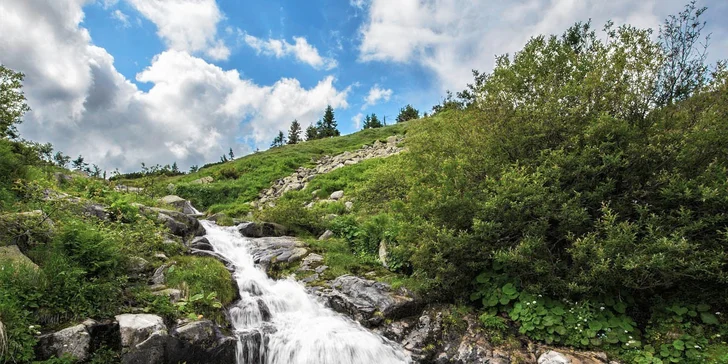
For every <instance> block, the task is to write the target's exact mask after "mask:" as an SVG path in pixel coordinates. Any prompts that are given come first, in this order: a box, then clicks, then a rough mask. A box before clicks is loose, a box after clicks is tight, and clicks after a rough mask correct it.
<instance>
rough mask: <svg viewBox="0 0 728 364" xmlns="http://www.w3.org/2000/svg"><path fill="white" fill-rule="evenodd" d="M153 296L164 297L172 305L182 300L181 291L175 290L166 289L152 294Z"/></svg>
mask: <svg viewBox="0 0 728 364" xmlns="http://www.w3.org/2000/svg"><path fill="white" fill-rule="evenodd" d="M152 294H153V295H155V296H166V297H169V300H170V301H171V302H172V303H176V302H177V301H179V300H180V299H181V298H182V291H180V290H178V289H176V288H166V289H161V290H157V291H154V292H152Z"/></svg>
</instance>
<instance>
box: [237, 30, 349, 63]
mask: <svg viewBox="0 0 728 364" xmlns="http://www.w3.org/2000/svg"><path fill="white" fill-rule="evenodd" d="M243 40H244V41H245V43H246V44H248V45H249V46H250V47H252V48H253V49H255V50H256V52H258V54H261V53H262V54H265V55H268V56H274V57H276V58H283V57H285V56H290V55H292V56H294V57H295V58H296V59H297V60H298V61H299V62H303V63H306V64H308V65H310V66H311V67H313V68H316V69H325V70H331V69H333V68H336V66H337V65H338V63H337V62H336V60H335V59H332V58H327V57H322V56H321V55H320V54H319V52H318V50H317V49H316V47H314V46H312V45H311V44H309V43H308V41H307V40H306V38H304V37H293V41H294V43H293V44H291V43H288V42H287V41H286V40H285V39H272V38H269V39H268V40H263V39H260V38H258V37H255V36H252V35H250V34H245V35H244V36H243Z"/></svg>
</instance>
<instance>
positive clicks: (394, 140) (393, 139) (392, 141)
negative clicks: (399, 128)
mask: <svg viewBox="0 0 728 364" xmlns="http://www.w3.org/2000/svg"><path fill="white" fill-rule="evenodd" d="M387 144H389V145H397V136H396V135H392V136H390V137H388V138H387Z"/></svg>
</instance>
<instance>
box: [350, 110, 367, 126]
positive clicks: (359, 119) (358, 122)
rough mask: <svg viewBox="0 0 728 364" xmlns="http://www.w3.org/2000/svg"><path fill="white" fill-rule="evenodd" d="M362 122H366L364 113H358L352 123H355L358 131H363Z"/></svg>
mask: <svg viewBox="0 0 728 364" xmlns="http://www.w3.org/2000/svg"><path fill="white" fill-rule="evenodd" d="M362 120H364V114H362V113H358V114H356V115H354V116H353V117H352V118H351V121H352V122H353V123H354V128H355V129H356V130H359V129H361V122H362Z"/></svg>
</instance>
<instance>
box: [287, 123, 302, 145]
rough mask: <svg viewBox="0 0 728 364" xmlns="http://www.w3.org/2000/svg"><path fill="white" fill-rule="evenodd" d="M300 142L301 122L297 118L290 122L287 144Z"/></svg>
mask: <svg viewBox="0 0 728 364" xmlns="http://www.w3.org/2000/svg"><path fill="white" fill-rule="evenodd" d="M300 142H301V124H300V123H299V122H298V120H293V122H291V128H290V129H288V144H298V143H300Z"/></svg>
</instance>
